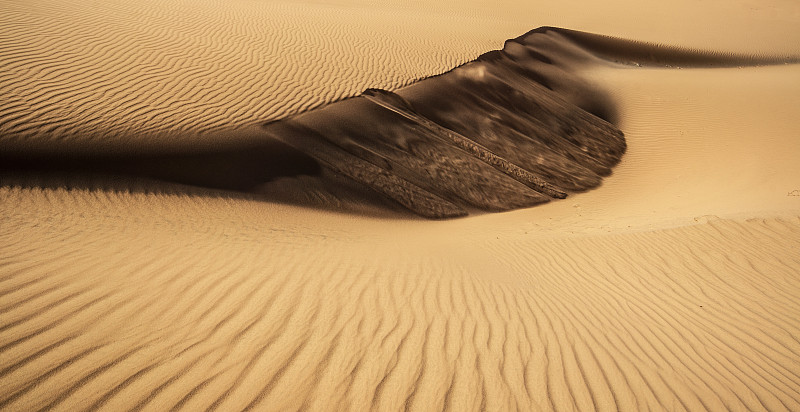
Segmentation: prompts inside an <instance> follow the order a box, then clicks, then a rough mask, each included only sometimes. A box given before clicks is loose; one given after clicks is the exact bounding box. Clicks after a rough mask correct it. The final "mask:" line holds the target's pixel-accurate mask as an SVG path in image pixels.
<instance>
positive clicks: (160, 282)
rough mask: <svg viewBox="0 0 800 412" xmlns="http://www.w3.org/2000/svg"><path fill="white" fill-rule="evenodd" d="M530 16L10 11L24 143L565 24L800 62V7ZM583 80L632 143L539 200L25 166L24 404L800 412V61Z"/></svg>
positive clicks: (3, 382)
mask: <svg viewBox="0 0 800 412" xmlns="http://www.w3.org/2000/svg"><path fill="white" fill-rule="evenodd" d="M519 3H520V4H517V3H511V4H508V5H504V6H503V7H496V6H491V7H489V6H482V5H479V4H464V3H463V2H447V1H441V2H437V3H435V4H434V3H431V2H413V3H404V4H397V3H394V2H386V3H382V4H377V2H371V1H350V0H347V1H341V2H336V3H329V2H326V3H324V4H319V3H315V2H305V3H303V4H302V5H295V4H290V3H281V2H266V1H234V2H218V1H205V2H181V1H171V0H170V1H165V0H162V1H137V2H103V4H102V5H101V4H94V3H92V2H89V1H74V2H55V1H46V0H37V1H28V2H14V1H2V2H0V7H1V8H2V10H3V13H0V25H1V26H2V27H3V29H2V31H0V32H1V33H2V34H1V35H0V36H2V37H0V38H1V39H2V40H0V60H2V61H3V67H4V70H3V73H2V74H0V91H2V95H3V97H2V98H0V99H2V100H0V150H2V151H5V152H12V151H14V152H25V151H37V150H45V149H48V150H50V149H52V150H56V149H58V150H66V151H70V150H74V151H80V150H86V151H90V152H91V151H103V150H118V151H125V150H150V151H153V150H155V151H158V150H167V149H168V148H170V147H173V146H180V145H186V144H196V145H201V146H209V147H213V146H214V145H217V144H219V143H220V142H222V141H226V142H227V141H229V140H230V139H244V137H242V136H247V135H248V133H252V132H250V131H248V130H251V128H252V127H253V125H256V124H259V123H261V122H264V121H269V120H274V119H277V118H281V117H283V116H288V115H291V114H294V113H297V112H300V111H303V110H306V109H309V108H312V107H316V106H318V105H320V104H322V103H324V102H330V101H334V100H337V99H340V98H343V97H347V96H351V95H354V94H357V93H360V92H361V91H363V90H364V89H366V88H367V87H381V88H385V89H392V88H397V87H400V86H402V85H405V84H409V83H410V82H412V81H413V80H415V79H417V78H421V77H424V76H428V75H432V74H436V73H441V72H444V71H446V70H449V69H450V68H452V67H454V66H455V65H457V64H460V63H463V62H466V61H469V60H471V59H473V58H474V57H476V56H477V55H479V54H481V53H483V52H485V51H488V50H492V49H497V48H500V47H502V45H503V41H504V40H505V39H508V38H513V37H516V36H518V35H520V34H522V33H525V32H526V31H528V30H530V29H532V28H535V27H538V26H542V25H550V26H560V27H567V28H570V29H576V30H585V31H590V32H595V33H601V34H608V35H615V36H622V37H626V38H629V39H635V40H641V41H648V42H653V43H657V44H668V45H675V46H682V47H687V48H692V49H705V50H714V51H717V52H737V53H741V54H747V55H753V56H775V55H787V56H797V55H800V50H798V46H797V45H798V44H800V32H799V31H798V30H796V28H795V27H796V25H797V24H798V22H800V7H798V6H797V5H796V4H795V3H794V2H791V1H777V0H772V1H768V2H746V1H736V2H733V3H731V2H721V1H713V2H703V3H701V4H697V3H695V2H689V1H675V2H669V3H663V4H662V3H659V4H653V5H648V6H647V7H644V6H641V5H639V4H633V3H631V2H629V1H628V0H625V1H612V2H606V3H603V4H596V3H581V2H559V3H555V2H552V3H551V4H533V3H525V4H521V3H523V2H519ZM581 75H582V76H585V77H586V78H588V79H591V80H592V81H593V82H594V83H596V84H597V85H599V86H601V87H603V88H604V89H605V90H608V91H609V93H610V94H611V95H612V97H613V99H614V101H615V102H616V103H617V104H618V114H619V119H618V124H617V126H618V127H619V128H620V129H621V130H622V131H624V132H625V138H626V142H627V145H628V150H627V152H626V154H625V156H624V157H623V158H622V161H621V162H620V163H619V165H618V166H616V167H615V168H614V169H613V173H612V175H611V176H609V177H607V178H606V179H605V180H604V181H603V184H602V185H601V186H600V187H599V188H597V189H595V190H592V191H588V192H586V193H581V194H573V195H570V197H568V198H567V199H565V200H561V201H558V202H551V203H548V204H546V205H542V206H538V207H534V208H530V209H522V210H517V211H512V212H506V213H497V214H484V215H479V216H470V217H467V218H462V219H455V220H446V221H427V220H422V219H419V218H414V217H410V216H408V215H407V214H403V213H401V211H399V210H397V209H393V208H392V207H391V205H390V204H389V203H384V204H381V203H380V202H377V203H369V202H363V204H362V206H361V207H362V209H363V210H355V211H354V210H342V208H341V207H340V206H342V205H345V204H346V205H351V206H352V204H359V202H360V201H361V200H363V199H361V198H360V197H359V196H360V195H359V194H357V193H355V192H348V191H347V190H342V191H338V192H336V193H340V195H338V196H339V197H337V195H331V194H329V193H327V192H326V191H325V190H322V189H320V188H315V186H314V184H316V183H314V182H309V183H308V191H307V192H303V193H295V192H292V188H294V187H296V186H293V185H292V184H287V187H288V188H289V189H287V190H286V191H284V192H283V196H284V197H281V196H279V194H280V192H281V191H280V187H277V186H279V185H275V184H273V185H267V187H265V188H264V190H263V192H262V193H260V194H259V193H255V194H253V193H241V192H234V191H223V190H213V189H204V188H198V187H191V186H185V185H179V184H174V183H165V182H159V181H153V180H148V179H145V178H137V179H131V178H125V177H119V176H117V177H108V176H101V175H92V174H89V175H87V174H81V175H54V174H52V173H48V174H34V173H27V172H26V173H23V174H18V173H10V172H4V173H3V174H0V218H1V219H0V409H3V410H39V409H53V410H65V409H69V410H75V409H81V410H83V409H105V410H131V409H137V410H139V409H147V410H166V409H170V408H174V409H184V410H200V409H208V408H216V409H219V410H241V409H254V410H298V409H303V410H365V409H377V410H398V409H410V410H444V409H447V410H457V411H460V410H492V411H494V410H514V409H517V410H571V409H578V410H591V409H604V410H614V409H626V410H641V409H668V410H702V409H711V410H765V409H766V410H798V409H800V384H799V383H798V382H800V341H799V340H798V336H800V320H798V319H800V305H798V304H797V303H796V302H795V301H796V300H797V299H796V296H798V294H800V276H798V273H800V213H798V210H800V196H798V190H800V166H799V164H800V162H797V158H798V156H800V141H798V139H797V136H800V123H798V122H797V121H796V120H795V119H796V118H797V116H798V114H800V112H798V108H800V97H798V96H800V66H798V65H773V66H747V65H743V66H742V67H732V68H687V67H683V68H677V67H673V68H664V67H647V68H637V67H631V66H607V67H594V68H592V69H590V70H587V71H586V72H585V73H581ZM53 148H55V149H53ZM142 148H144V149H142ZM321 206H324V207H321Z"/></svg>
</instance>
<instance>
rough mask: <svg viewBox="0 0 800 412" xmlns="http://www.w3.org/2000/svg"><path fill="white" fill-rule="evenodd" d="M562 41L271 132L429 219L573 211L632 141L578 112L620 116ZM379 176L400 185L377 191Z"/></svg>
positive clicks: (512, 49)
mask: <svg viewBox="0 0 800 412" xmlns="http://www.w3.org/2000/svg"><path fill="white" fill-rule="evenodd" d="M538 37H545V38H544V39H538ZM559 41H561V42H564V40H562V39H556V38H553V37H550V36H547V34H546V33H543V34H540V33H537V32H532V33H531V34H529V35H527V36H523V37H520V38H518V39H514V40H512V41H508V42H506V47H505V48H504V49H503V50H498V51H494V52H489V53H486V54H484V55H481V56H480V57H479V58H478V59H477V60H476V61H474V62H470V63H467V64H465V65H463V66H460V67H458V68H456V69H455V70H453V71H451V72H447V73H445V74H442V75H440V76H436V77H432V78H429V79H424V80H422V81H420V82H417V83H414V84H412V85H410V86H407V87H404V88H402V89H400V90H397V91H396V92H389V91H385V90H377V89H370V90H367V91H366V92H365V93H364V94H362V95H361V96H359V97H357V98H354V99H348V100H345V101H342V102H337V103H334V104H331V105H328V106H326V107H324V108H322V109H318V110H314V111H311V112H309V113H306V114H302V115H298V116H295V117H292V118H289V119H285V120H281V121H279V122H273V123H270V124H268V125H266V126H265V127H266V131H267V133H268V134H269V135H270V136H273V137H275V138H277V139H279V140H281V141H283V142H285V143H287V144H289V145H292V146H294V147H296V148H297V149H299V150H301V151H303V152H306V153H309V154H310V155H311V156H312V157H316V158H317V159H318V160H320V161H321V162H322V163H323V164H325V165H326V166H327V167H329V168H331V169H333V170H335V171H337V172H339V173H342V174H344V175H347V176H348V177H350V178H352V179H354V180H356V181H359V182H360V183H364V184H365V185H367V186H369V187H372V188H373V189H375V190H376V191H378V192H380V193H382V194H384V195H386V196H388V197H390V198H392V199H394V200H396V201H398V202H399V203H401V204H402V205H404V206H405V207H407V208H409V209H411V210H412V211H414V212H416V213H418V214H420V215H422V216H426V217H432V218H442V217H455V216H460V215H464V214H466V213H467V212H466V210H467V208H477V209H479V210H488V211H504V210H509V209H514V208H520V207H529V206H533V205H536V204H540V203H544V202H547V201H549V200H550V199H551V198H555V199H563V198H565V197H566V196H567V192H566V190H569V191H584V190H587V189H590V188H594V187H596V186H597V185H599V184H600V182H601V176H607V175H608V174H610V173H611V167H612V166H614V165H616V164H617V162H619V159H620V157H621V156H622V154H623V153H624V152H625V140H624V138H623V136H622V132H620V131H619V130H617V129H616V128H614V127H613V126H611V125H610V124H609V123H607V122H606V121H604V120H602V119H600V118H597V117H595V116H592V115H591V114H589V113H587V112H585V111H584V110H582V109H581V108H580V107H578V106H577V105H576V104H575V103H578V104H580V105H585V106H587V107H592V108H601V107H604V106H605V107H607V108H605V109H601V110H598V111H599V112H602V113H611V112H613V108H610V107H609V106H611V102H609V101H607V100H604V98H603V96H602V94H601V93H599V92H597V91H595V90H592V89H591V88H590V87H589V86H588V85H587V84H586V82H585V81H583V80H582V79H580V78H579V77H578V76H576V75H570V70H571V69H574V67H570V66H573V65H580V63H581V62H580V61H578V59H576V58H575V57H574V56H572V55H570V54H568V51H569V49H570V46H571V47H572V48H575V45H574V44H571V43H568V42H567V44H559ZM537 43H538V44H539V45H541V48H539V49H537V48H535V47H530V46H529V45H531V44H537ZM584 54H588V53H586V52H584ZM584 65H585V64H584ZM556 77H558V79H556ZM551 83H553V84H555V83H557V84H558V88H559V89H558V90H568V92H567V93H565V94H564V95H561V94H560V93H559V92H558V91H554V90H552V88H551V87H552V86H550V84H551ZM574 96H581V98H580V99H579V101H578V102H570V101H568V100H566V99H565V97H566V98H570V97H574ZM370 168H373V169H375V172H374V173H377V174H379V175H382V176H383V175H391V178H393V179H395V180H396V181H395V182H392V184H388V183H387V182H386V181H385V180H380V181H374V179H373V178H372V177H371V176H372V174H370V173H366V174H365V173H364V172H363V170H366V169H370ZM370 170H372V169H370ZM387 178H388V176H387ZM417 199H419V200H417Z"/></svg>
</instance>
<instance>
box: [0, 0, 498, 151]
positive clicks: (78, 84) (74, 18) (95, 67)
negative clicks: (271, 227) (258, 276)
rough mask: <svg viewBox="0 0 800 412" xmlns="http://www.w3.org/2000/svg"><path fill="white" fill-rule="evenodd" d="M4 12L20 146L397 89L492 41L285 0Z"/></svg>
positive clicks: (178, 128) (120, 139)
mask: <svg viewBox="0 0 800 412" xmlns="http://www.w3.org/2000/svg"><path fill="white" fill-rule="evenodd" d="M0 7H2V10H3V13H2V14H0V28H2V30H0V33H2V38H0V39H1V40H0V60H2V61H3V64H4V66H3V72H2V73H0V91H2V94H3V95H4V97H7V96H10V98H8V100H6V99H4V100H3V102H2V104H0V135H2V136H3V139H4V140H5V142H4V143H5V144H12V143H13V144H14V145H19V144H27V145H30V144H41V145H43V146H47V145H48V144H50V145H52V144H56V143H58V142H61V143H62V144H65V143H66V144H69V143H75V141H79V142H82V143H88V144H92V143H101V144H102V143H118V144H127V145H129V146H136V143H139V144H141V143H143V142H146V143H148V144H149V143H153V142H155V143H159V140H161V139H163V138H165V137H166V136H168V137H169V138H170V139H173V140H175V139H177V140H180V139H186V138H187V136H189V139H190V140H195V139H197V137H198V136H200V135H203V134H205V133H207V132H212V131H218V130H220V129H224V130H227V129H231V128H237V127H241V126H243V125H247V124H252V123H254V122H257V121H264V120H269V119H274V118H280V117H283V116H286V115H288V114H292V113H296V112H300V111H304V110H307V109H309V108H311V107H314V106H318V105H320V104H323V103H326V102H330V101H333V100H336V99H339V98H342V97H343V96H348V95H353V94H356V93H358V92H360V91H362V90H364V89H365V88H366V87H369V86H375V85H379V86H381V87H398V86H402V85H404V84H407V83H408V82H409V81H411V80H413V79H415V78H419V77H422V76H424V75H429V74H431V73H437V72H441V71H444V70H446V69H448V68H450V67H453V66H455V65H457V64H459V63H461V62H463V61H464V60H466V59H465V57H464V55H463V54H464V53H463V50H466V49H476V50H480V48H481V47H487V45H485V44H465V43H464V42H463V41H461V40H459V39H457V38H452V39H447V40H445V41H444V42H440V43H437V44H430V42H429V41H427V40H425V39H424V36H425V33H429V32H431V31H432V30H433V31H435V29H433V28H430V27H428V26H427V25H426V23H424V22H420V26H421V30H419V34H418V37H411V36H409V38H411V40H408V41H407V42H406V43H404V44H394V43H392V39H391V37H390V35H391V33H392V31H397V30H402V31H405V30H410V31H415V29H414V27H393V25H392V24H391V20H392V19H391V15H387V16H378V17H370V18H369V19H367V18H365V16H364V14H365V12H364V11H359V10H349V11H348V10H337V9H335V8H318V7H309V6H308V5H301V6H298V5H294V4H290V3H281V2H224V3H220V2H218V1H191V2H188V1H182V0H173V1H166V2H165V1H161V0H142V1H136V2H128V1H107V2H103V3H102V4H90V3H87V2H85V1H76V0H68V1H59V2H52V1H42V0H37V1H26V2H15V1H8V0H4V1H2V2H0ZM315 21H316V22H323V23H324V24H315V23H314V22H315ZM331 21H335V22H336V24H330V23H329V22H331ZM363 33H371V34H372V35H371V36H366V35H364V34H363ZM382 49H386V50H389V51H391V52H392V53H394V55H390V56H387V55H386V54H385V53H377V52H376V50H382ZM420 50H424V51H423V52H420ZM473 53H475V52H473ZM385 59H388V61H386V60H385ZM376 66H378V67H380V68H381V69H380V70H370V68H373V67H376ZM387 66H391V67H392V70H390V71H387V70H382V68H383V67H387ZM331 79H336V81H335V82H332V81H330V80H331ZM161 143H163V142H161Z"/></svg>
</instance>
